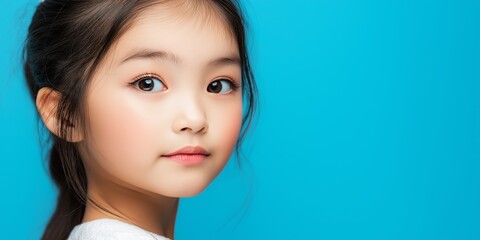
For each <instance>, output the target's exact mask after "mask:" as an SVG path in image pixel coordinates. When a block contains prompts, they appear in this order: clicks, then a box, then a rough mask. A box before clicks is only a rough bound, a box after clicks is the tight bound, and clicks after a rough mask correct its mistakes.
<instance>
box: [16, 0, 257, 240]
mask: <svg viewBox="0 0 480 240" xmlns="http://www.w3.org/2000/svg"><path fill="white" fill-rule="evenodd" d="M205 1H206V0H205ZM159 2H167V1H165V0H163V1H159V0H157V1H155V0H102V1H98V0H45V1H43V2H41V3H40V4H39V5H38V7H37V8H36V11H35V13H34V15H33V18H32V21H31V24H30V26H29V29H28V36H27V39H26V42H25V46H24V54H23V64H24V74H25V78H26V81H27V85H28V88H29V91H30V94H31V97H32V99H33V101H34V102H35V101H36V97H37V94H38V91H39V90H40V89H41V88H43V87H49V88H51V89H52V90H55V91H58V92H59V93H60V94H61V99H60V102H59V105H58V107H57V116H56V117H57V119H58V120H59V121H58V124H59V133H58V135H59V136H56V135H53V134H50V135H49V137H50V138H49V139H50V140H51V145H52V147H51V150H50V152H49V170H50V174H51V176H52V179H53V180H54V182H55V184H56V185H57V187H58V190H59V195H58V199H57V206H56V209H55V212H54V213H53V215H52V216H51V218H50V220H49V222H48V225H47V227H46V229H45V232H44V234H43V236H42V239H66V238H67V237H68V235H69V234H70V232H71V230H72V229H73V227H74V226H75V225H77V224H80V223H81V221H82V219H83V214H84V211H85V204H86V201H87V200H88V201H91V199H89V198H88V197H87V178H86V173H85V169H84V166H83V162H82V159H81V157H80V154H79V152H78V150H77V148H76V145H75V144H74V143H71V142H68V141H66V140H65V139H69V137H70V136H71V134H72V131H71V128H70V126H71V124H72V122H80V123H84V114H83V110H84V106H83V102H84V96H85V89H86V87H87V84H88V82H89V80H90V79H91V77H92V75H93V73H94V71H95V68H96V66H98V64H99V63H100V62H101V61H102V58H103V57H104V56H105V54H106V52H107V51H108V50H109V49H110V47H111V46H112V44H114V43H115V41H116V40H118V38H119V37H120V36H121V34H122V33H123V32H124V31H126V30H127V29H128V25H129V24H131V22H132V19H134V18H135V17H136V16H137V15H138V14H140V13H141V11H142V10H143V9H145V8H147V7H149V6H151V5H153V4H157V3H159ZM210 3H212V4H214V5H215V6H216V8H218V9H219V10H220V11H221V14H223V16H225V20H226V22H227V24H228V26H229V27H230V30H231V32H232V34H233V36H234V37H235V40H236V42H237V44H238V49H239V53H240V58H241V65H242V82H243V83H242V86H243V89H242V91H243V93H244V94H243V96H244V100H245V102H246V104H247V105H246V108H245V114H244V115H243V119H242V120H243V122H242V129H241V133H240V137H239V139H238V140H237V144H236V148H235V153H236V155H237V160H238V159H239V154H240V150H239V149H240V146H241V143H242V141H243V139H244V137H245V134H246V132H247V130H248V128H249V127H250V125H251V123H252V119H253V114H254V112H255V109H256V106H257V94H258V93H257V87H256V84H255V80H254V75H253V73H252V71H251V68H250V63H249V58H248V53H247V46H246V37H245V25H244V24H245V22H244V18H243V15H242V13H241V9H240V6H239V3H238V2H236V1H231V0H211V2H210ZM238 163H239V162H238Z"/></svg>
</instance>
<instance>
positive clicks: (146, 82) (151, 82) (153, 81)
mask: <svg viewBox="0 0 480 240" xmlns="http://www.w3.org/2000/svg"><path fill="white" fill-rule="evenodd" d="M131 84H132V85H134V86H135V87H136V88H138V89H140V90H142V91H145V92H158V91H161V90H163V89H164V88H165V85H164V84H163V83H162V81H160V80H159V79H158V78H157V77H154V76H146V77H142V78H140V79H138V80H137V81H135V82H133V83H131Z"/></svg>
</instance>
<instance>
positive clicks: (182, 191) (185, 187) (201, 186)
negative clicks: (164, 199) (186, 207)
mask: <svg viewBox="0 0 480 240" xmlns="http://www.w3.org/2000/svg"><path fill="white" fill-rule="evenodd" d="M208 184H209V182H204V181H195V182H190V183H186V182H183V183H180V182H177V184H172V185H170V186H168V187H167V189H162V191H159V192H158V193H160V194H162V195H164V196H168V197H180V198H187V197H194V196H196V195H198V194H200V193H202V192H203V191H204V190H205V189H206V188H207V187H208Z"/></svg>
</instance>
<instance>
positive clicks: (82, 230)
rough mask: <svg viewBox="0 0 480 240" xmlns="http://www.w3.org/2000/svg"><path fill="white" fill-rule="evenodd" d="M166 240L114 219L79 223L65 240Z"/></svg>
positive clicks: (166, 239)
mask: <svg viewBox="0 0 480 240" xmlns="http://www.w3.org/2000/svg"><path fill="white" fill-rule="evenodd" d="M123 239H125V240H126V239H129V240H130V239H138V240H152V239H156V240H168V238H165V237H163V236H160V235H157V234H154V233H150V232H147V231H145V230H143V229H141V228H139V227H137V226H134V225H132V224H128V223H125V222H122V221H118V220H115V219H107V218H102V219H97V220H93V221H89V222H84V223H81V224H79V225H77V226H75V227H74V228H73V230H72V232H70V236H68V239H67V240H123Z"/></svg>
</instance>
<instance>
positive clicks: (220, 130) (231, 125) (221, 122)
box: [210, 100, 242, 161]
mask: <svg viewBox="0 0 480 240" xmlns="http://www.w3.org/2000/svg"><path fill="white" fill-rule="evenodd" d="M210 124H211V125H212V129H214V130H213V132H212V134H214V136H212V137H213V138H215V142H217V145H218V146H217V148H216V149H217V151H218V153H219V154H220V155H222V157H223V159H224V160H225V161H226V160H228V158H229V156H230V155H231V153H232V151H233V148H234V147H235V143H236V141H237V138H238V136H239V133H240V128H241V125H242V105H241V100H240V101H239V102H238V103H236V104H232V105H229V106H228V107H225V108H222V111H218V112H216V113H215V115H214V116H212V121H211V122H210Z"/></svg>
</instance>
